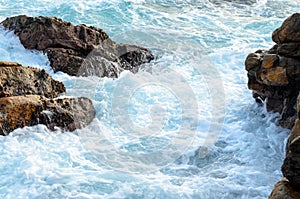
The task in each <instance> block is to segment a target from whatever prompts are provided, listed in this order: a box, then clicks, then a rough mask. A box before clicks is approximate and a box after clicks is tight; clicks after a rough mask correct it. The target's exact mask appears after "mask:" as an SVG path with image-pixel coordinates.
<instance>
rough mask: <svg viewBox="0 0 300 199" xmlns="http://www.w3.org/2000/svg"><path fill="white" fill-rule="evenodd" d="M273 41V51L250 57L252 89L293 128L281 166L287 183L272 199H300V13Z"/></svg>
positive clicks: (280, 30)
mask: <svg viewBox="0 0 300 199" xmlns="http://www.w3.org/2000/svg"><path fill="white" fill-rule="evenodd" d="M272 39H273V41H274V42H276V43H277V44H276V45H274V46H273V47H272V48H271V49H269V50H258V51H256V52H254V53H250V54H249V55H248V56H247V58H246V61H245V68H246V70H247V72H248V73H247V75H248V88H249V89H251V90H253V97H254V98H255V100H256V101H257V102H258V103H262V102H263V101H265V102H266V107H267V110H268V111H275V112H279V113H280V114H281V116H280V120H279V124H280V125H281V126H283V127H286V128H288V129H292V133H291V135H290V137H289V139H288V142H287V145H286V157H285V159H284V162H283V165H282V167H281V171H282V174H283V176H284V177H285V180H282V181H280V182H279V183H277V184H276V185H275V188H274V190H273V191H272V193H271V195H270V197H269V198H271V199H277V198H278V199H279V198H280V199H282V198H283V199H285V198H286V199H288V198H300V193H299V192H300V191H299V190H300V14H299V13H295V14H293V15H292V16H290V17H289V18H287V19H286V20H285V21H284V22H283V23H282V25H281V27H279V28H278V29H276V30H275V31H274V32H273V34H272ZM298 191H299V192H298Z"/></svg>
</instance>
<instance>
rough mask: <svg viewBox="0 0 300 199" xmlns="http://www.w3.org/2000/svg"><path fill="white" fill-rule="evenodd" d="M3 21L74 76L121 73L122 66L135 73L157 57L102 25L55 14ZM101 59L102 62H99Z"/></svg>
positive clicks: (58, 68)
mask: <svg viewBox="0 0 300 199" xmlns="http://www.w3.org/2000/svg"><path fill="white" fill-rule="evenodd" d="M1 24H2V25H3V26H4V27H5V28H7V29H9V30H12V31H14V33H15V34H16V35H17V36H18V37H19V38H20V41H21V43H22V44H23V45H24V47H25V48H28V49H37V50H42V51H43V52H44V53H45V54H46V55H47V56H48V59H49V61H50V65H51V67H52V68H53V70H54V72H57V71H62V72H65V73H67V74H69V75H73V76H76V75H81V76H90V75H97V76H100V77H104V76H107V77H118V75H119V73H120V72H121V71H123V70H130V71H132V72H134V73H135V72H137V71H138V69H139V66H140V65H141V64H144V63H148V62H150V61H151V60H153V59H154V56H153V55H152V54H151V52H150V51H149V50H148V49H146V48H142V47H139V46H135V45H126V44H117V43H115V42H114V41H112V40H111V39H109V37H108V35H107V34H106V33H105V32H104V31H103V30H101V29H98V28H95V27H92V26H89V27H88V26H86V25H84V24H80V25H73V24H71V23H69V22H64V21H62V20H61V19H58V18H55V17H41V16H40V17H27V16H25V15H20V16H16V17H10V18H7V19H5V20H4V21H2V22H1ZM99 49H100V51H101V53H97V56H98V57H97V58H94V59H93V61H88V62H90V63H93V65H92V66H91V68H86V67H87V65H84V66H83V67H82V68H81V66H82V63H83V62H84V60H85V59H86V57H87V56H88V55H89V54H90V53H91V52H92V51H99ZM103 50H104V51H105V52H103ZM94 54H95V53H94ZM89 57H91V56H89ZM111 58H113V59H111ZM98 60H100V63H98V62H96V61H98ZM88 66H90V65H88ZM90 73H91V74H90Z"/></svg>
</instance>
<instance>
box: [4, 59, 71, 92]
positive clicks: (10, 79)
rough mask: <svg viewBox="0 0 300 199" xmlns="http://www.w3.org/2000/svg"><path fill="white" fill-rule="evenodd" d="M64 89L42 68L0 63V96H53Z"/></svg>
mask: <svg viewBox="0 0 300 199" xmlns="http://www.w3.org/2000/svg"><path fill="white" fill-rule="evenodd" d="M4 64H5V65H4ZM65 91H66V89H65V87H64V85H63V84H62V83H61V82H58V81H56V80H54V79H53V78H52V77H51V76H50V75H48V74H47V73H46V71H45V70H44V69H38V68H31V67H24V66H20V64H18V63H12V62H2V65H0V97H8V96H18V95H42V96H45V97H49V98H53V97H57V96H58V95H59V94H62V93H65Z"/></svg>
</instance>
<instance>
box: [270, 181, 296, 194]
mask: <svg viewBox="0 0 300 199" xmlns="http://www.w3.org/2000/svg"><path fill="white" fill-rule="evenodd" d="M298 198H300V193H299V192H297V191H295V190H294V189H293V188H292V187H291V185H290V184H289V182H288V181H287V179H286V178H283V179H282V180H281V181H279V182H278V183H276V185H275V186H274V189H273V191H272V193H271V194H270V196H269V199H298Z"/></svg>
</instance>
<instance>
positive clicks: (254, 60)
mask: <svg viewBox="0 0 300 199" xmlns="http://www.w3.org/2000/svg"><path fill="white" fill-rule="evenodd" d="M261 61H262V57H261V55H260V54H258V53H250V54H249V55H248V56H247V58H246V61H245V66H246V70H247V71H251V69H254V68H257V67H259V66H260V65H261Z"/></svg>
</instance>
